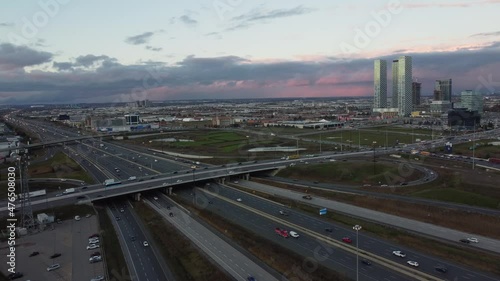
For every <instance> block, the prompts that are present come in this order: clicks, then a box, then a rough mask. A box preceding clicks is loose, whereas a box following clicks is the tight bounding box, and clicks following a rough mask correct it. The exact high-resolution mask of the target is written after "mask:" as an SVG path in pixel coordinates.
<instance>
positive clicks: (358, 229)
mask: <svg viewBox="0 0 500 281" xmlns="http://www.w3.org/2000/svg"><path fill="white" fill-rule="evenodd" d="M352 229H354V230H356V281H358V280H359V247H358V231H360V230H361V225H358V224H357V225H355V226H353V227H352Z"/></svg>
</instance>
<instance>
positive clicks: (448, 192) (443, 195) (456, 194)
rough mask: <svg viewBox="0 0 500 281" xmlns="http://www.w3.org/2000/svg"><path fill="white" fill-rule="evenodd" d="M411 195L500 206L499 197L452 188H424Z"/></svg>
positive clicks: (494, 206)
mask: <svg viewBox="0 0 500 281" xmlns="http://www.w3.org/2000/svg"><path fill="white" fill-rule="evenodd" d="M411 195H412V196H415V197H420V198H427V199H433V200H438V201H448V202H454V203H459V204H466V205H472V206H481V207H486V208H492V209H496V208H499V206H500V201H499V200H498V199H495V198H491V197H488V196H483V195H479V194H475V193H473V192H467V191H463V190H456V189H452V188H439V189H430V190H422V191H418V192H415V193H412V194H411Z"/></svg>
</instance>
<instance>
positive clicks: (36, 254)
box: [30, 252, 40, 257]
mask: <svg viewBox="0 0 500 281" xmlns="http://www.w3.org/2000/svg"><path fill="white" fill-rule="evenodd" d="M39 254H40V253H39V252H33V253H31V254H30V257H34V256H38V255H39Z"/></svg>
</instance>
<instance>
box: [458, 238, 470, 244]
mask: <svg viewBox="0 0 500 281" xmlns="http://www.w3.org/2000/svg"><path fill="white" fill-rule="evenodd" d="M460 242H462V243H465V244H470V241H469V239H460Z"/></svg>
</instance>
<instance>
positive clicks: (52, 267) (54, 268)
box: [47, 263, 61, 271]
mask: <svg viewBox="0 0 500 281" xmlns="http://www.w3.org/2000/svg"><path fill="white" fill-rule="evenodd" d="M60 267H61V265H60V264H58V263H55V264H52V265H49V267H47V271H53V270H56V269H58V268H60Z"/></svg>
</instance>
